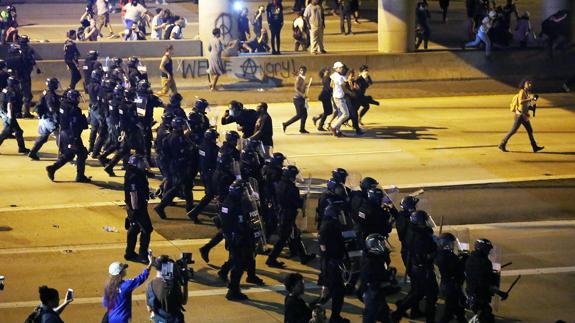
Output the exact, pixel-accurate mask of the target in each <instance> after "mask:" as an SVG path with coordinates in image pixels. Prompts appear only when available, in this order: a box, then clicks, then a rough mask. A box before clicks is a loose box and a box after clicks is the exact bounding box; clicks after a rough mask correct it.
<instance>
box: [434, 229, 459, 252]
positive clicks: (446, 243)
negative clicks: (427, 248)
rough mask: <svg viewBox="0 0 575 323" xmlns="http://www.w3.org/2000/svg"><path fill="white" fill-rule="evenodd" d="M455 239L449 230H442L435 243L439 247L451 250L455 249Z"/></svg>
mask: <svg viewBox="0 0 575 323" xmlns="http://www.w3.org/2000/svg"><path fill="white" fill-rule="evenodd" d="M456 240H457V239H456V238H455V236H454V235H453V234H451V233H449V232H444V233H442V234H441V235H439V238H438V239H437V245H438V246H439V248H440V249H444V250H452V251H453V250H454V249H455V241H456Z"/></svg>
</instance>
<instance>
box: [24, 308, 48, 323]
mask: <svg viewBox="0 0 575 323" xmlns="http://www.w3.org/2000/svg"><path fill="white" fill-rule="evenodd" d="M42 315H44V311H42V306H40V305H38V306H36V308H35V309H34V311H33V312H32V313H30V315H28V317H27V318H26V320H25V321H24V323H42Z"/></svg>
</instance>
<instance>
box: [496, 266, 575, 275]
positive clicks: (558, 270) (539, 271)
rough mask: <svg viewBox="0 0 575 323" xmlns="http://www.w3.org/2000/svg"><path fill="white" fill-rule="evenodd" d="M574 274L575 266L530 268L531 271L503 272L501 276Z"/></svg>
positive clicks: (515, 270)
mask: <svg viewBox="0 0 575 323" xmlns="http://www.w3.org/2000/svg"><path fill="white" fill-rule="evenodd" d="M572 272H575V266H569V267H545V268H531V269H514V270H503V271H501V276H505V277H507V276H518V275H522V276H529V275H545V274H565V273H572Z"/></svg>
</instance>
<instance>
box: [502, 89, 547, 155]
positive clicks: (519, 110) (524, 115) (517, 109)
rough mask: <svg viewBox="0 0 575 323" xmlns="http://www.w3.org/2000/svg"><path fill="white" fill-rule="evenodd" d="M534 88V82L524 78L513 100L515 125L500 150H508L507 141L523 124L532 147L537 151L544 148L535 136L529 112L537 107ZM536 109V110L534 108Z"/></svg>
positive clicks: (512, 107) (512, 109)
mask: <svg viewBox="0 0 575 323" xmlns="http://www.w3.org/2000/svg"><path fill="white" fill-rule="evenodd" d="M532 90H533V82H532V81H531V80H529V79H526V80H524V81H523V82H521V84H520V85H519V93H518V94H517V95H516V96H515V97H513V101H512V102H511V112H513V113H514V114H515V119H514V121H513V126H512V127H511V130H509V133H508V134H507V136H505V138H503V141H501V143H500V144H499V146H498V148H499V150H501V151H503V152H507V142H509V139H510V138H511V136H513V135H514V134H515V133H516V132H517V130H518V129H519V127H520V126H523V127H524V128H525V130H526V131H527V135H528V136H529V141H530V142H531V148H532V149H533V152H534V153H536V152H538V151H540V150H542V149H543V148H545V147H543V146H538V145H537V142H536V141H535V137H534V136H533V128H532V127H531V121H529V119H530V118H531V116H530V114H529V110H534V109H535V102H536V101H537V98H538V96H537V95H532V94H531V91H532ZM534 111H535V110H534Z"/></svg>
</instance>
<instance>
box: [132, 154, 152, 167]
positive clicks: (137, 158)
mask: <svg viewBox="0 0 575 323" xmlns="http://www.w3.org/2000/svg"><path fill="white" fill-rule="evenodd" d="M128 165H129V166H131V167H134V168H137V169H139V170H142V171H145V170H146V169H148V163H147V162H146V159H145V158H144V157H143V156H142V155H139V154H136V155H132V156H130V159H128Z"/></svg>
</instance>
